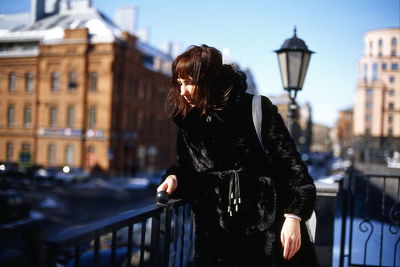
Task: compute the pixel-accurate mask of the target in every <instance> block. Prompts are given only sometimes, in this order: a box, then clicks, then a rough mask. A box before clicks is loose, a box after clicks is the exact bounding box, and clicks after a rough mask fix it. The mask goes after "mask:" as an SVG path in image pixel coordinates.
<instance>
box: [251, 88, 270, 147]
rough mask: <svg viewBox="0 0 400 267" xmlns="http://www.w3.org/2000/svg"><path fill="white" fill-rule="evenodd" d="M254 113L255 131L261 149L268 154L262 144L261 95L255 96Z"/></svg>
mask: <svg viewBox="0 0 400 267" xmlns="http://www.w3.org/2000/svg"><path fill="white" fill-rule="evenodd" d="M252 113H253V123H254V129H255V130H256V133H257V137H258V141H260V145H261V148H262V149H263V150H264V152H265V153H267V151H266V150H265V147H264V144H263V142H262V136H261V125H262V106H261V96H260V95H254V96H253V105H252Z"/></svg>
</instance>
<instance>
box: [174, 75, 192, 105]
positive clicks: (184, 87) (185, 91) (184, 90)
mask: <svg viewBox="0 0 400 267" xmlns="http://www.w3.org/2000/svg"><path fill="white" fill-rule="evenodd" d="M177 81H178V83H179V85H180V91H181V96H183V98H185V100H186V101H187V102H188V103H189V104H191V105H192V104H193V94H194V89H195V88H196V86H195V85H194V84H193V81H192V80H191V79H190V78H189V79H182V78H178V79H177Z"/></svg>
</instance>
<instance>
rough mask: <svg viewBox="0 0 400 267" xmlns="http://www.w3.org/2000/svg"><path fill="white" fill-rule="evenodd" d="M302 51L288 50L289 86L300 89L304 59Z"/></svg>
mask: <svg viewBox="0 0 400 267" xmlns="http://www.w3.org/2000/svg"><path fill="white" fill-rule="evenodd" d="M302 54H303V53H302V52H301V51H288V52H287V57H288V69H289V71H288V74H289V77H288V80H289V88H293V89H296V88H298V89H297V90H300V89H301V88H299V81H300V73H301V67H302V64H301V60H302Z"/></svg>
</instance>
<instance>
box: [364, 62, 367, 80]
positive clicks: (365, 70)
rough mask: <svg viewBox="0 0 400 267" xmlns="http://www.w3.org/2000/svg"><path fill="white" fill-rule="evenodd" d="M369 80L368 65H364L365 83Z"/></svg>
mask: <svg viewBox="0 0 400 267" xmlns="http://www.w3.org/2000/svg"><path fill="white" fill-rule="evenodd" d="M367 79H368V64H367V63H365V64H364V82H367Z"/></svg>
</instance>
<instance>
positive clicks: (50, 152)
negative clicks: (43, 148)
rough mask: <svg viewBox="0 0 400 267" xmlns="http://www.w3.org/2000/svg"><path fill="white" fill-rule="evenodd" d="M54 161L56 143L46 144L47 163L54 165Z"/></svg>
mask: <svg viewBox="0 0 400 267" xmlns="http://www.w3.org/2000/svg"><path fill="white" fill-rule="evenodd" d="M55 163H56V145H54V144H50V145H48V146H47V164H48V165H55Z"/></svg>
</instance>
